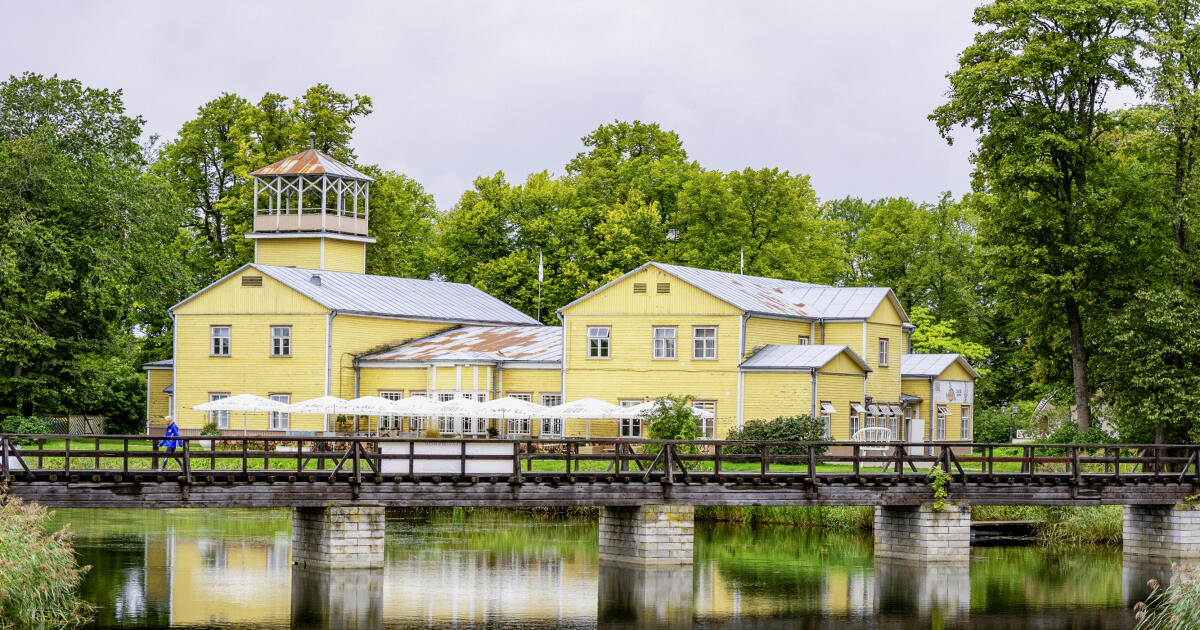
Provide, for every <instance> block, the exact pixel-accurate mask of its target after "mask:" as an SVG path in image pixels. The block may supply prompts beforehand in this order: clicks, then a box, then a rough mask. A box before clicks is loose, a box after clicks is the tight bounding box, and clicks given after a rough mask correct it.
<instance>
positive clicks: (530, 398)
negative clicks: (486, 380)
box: [508, 392, 533, 402]
mask: <svg viewBox="0 0 1200 630" xmlns="http://www.w3.org/2000/svg"><path fill="white" fill-rule="evenodd" d="M508 397H509V398H516V399H517V400H524V401H525V402H533V394H514V393H512V392H509V393H508Z"/></svg>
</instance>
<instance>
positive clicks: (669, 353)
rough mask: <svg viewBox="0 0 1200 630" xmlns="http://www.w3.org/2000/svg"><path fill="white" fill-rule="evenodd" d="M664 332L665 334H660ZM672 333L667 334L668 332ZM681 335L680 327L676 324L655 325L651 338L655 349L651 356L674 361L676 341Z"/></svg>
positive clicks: (651, 331) (660, 359) (658, 359)
mask: <svg viewBox="0 0 1200 630" xmlns="http://www.w3.org/2000/svg"><path fill="white" fill-rule="evenodd" d="M660 332H662V333H663V336H661V337H660V336H659V333H660ZM668 332H669V333H670V334H669V335H667V334H666V333H668ZM678 337H679V329H678V328H677V327H676V326H653V327H651V329H650V338H651V340H652V341H653V347H654V351H653V354H652V355H651V358H653V359H655V360H656V361H674V360H675V354H676V353H675V345H676V344H675V342H676V340H677V338H678Z"/></svg>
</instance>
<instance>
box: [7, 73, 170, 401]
mask: <svg viewBox="0 0 1200 630" xmlns="http://www.w3.org/2000/svg"><path fill="white" fill-rule="evenodd" d="M14 86H15V88H14ZM14 90H15V92H16V93H18V94H20V95H21V98H5V99H3V105H2V107H3V108H4V109H0V119H3V120H8V121H11V120H31V121H39V122H38V123H37V125H36V126H35V125H28V126H24V127H21V126H18V125H8V126H6V129H7V130H8V131H7V135H6V136H5V137H3V138H0V233H3V234H4V235H5V238H3V239H0V366H2V367H0V392H2V393H0V401H3V402H0V405H3V408H2V409H0V415H7V414H9V413H15V414H18V415H24V416H29V415H33V413H34V412H35V411H36V412H37V413H39V414H45V413H60V412H67V411H85V412H94V411H96V410H97V408H95V407H92V405H93V402H94V401H96V400H98V399H100V398H101V397H102V396H103V392H105V391H106V390H107V389H108V388H109V385H110V381H109V379H110V377H112V376H113V375H114V374H115V373H120V374H125V375H128V374H129V373H130V371H132V370H134V369H136V368H134V367H133V366H132V365H131V363H132V362H133V361H132V360H131V358H132V357H133V356H136V346H138V345H141V344H142V343H153V342H157V343H160V344H161V343H163V341H162V340H163V337H165V334H164V333H165V331H166V330H167V326H168V324H167V323H165V322H166V316H165V311H166V308H167V307H168V306H169V305H170V304H172V303H173V301H174V300H175V299H176V298H177V297H178V296H177V294H176V291H177V288H178V287H179V286H180V285H181V284H183V283H182V282H181V280H182V277H183V272H182V269H180V267H179V265H178V262H177V261H176V259H174V258H172V257H170V256H164V255H163V252H164V251H170V250H171V246H172V243H173V242H174V239H175V236H176V233H177V231H178V229H179V228H178V226H179V224H180V223H181V222H182V216H181V215H180V213H179V210H178V208H177V206H176V202H175V199H174V198H173V197H172V196H171V194H170V190H169V189H168V188H167V187H165V186H164V185H162V183H161V182H160V181H158V180H156V179H155V178H153V177H150V176H148V175H147V174H146V173H145V172H144V166H145V163H144V159H143V154H142V151H141V147H140V146H139V145H137V143H136V142H134V141H133V138H136V137H137V135H138V134H139V133H140V125H141V123H140V119H137V118H132V117H129V116H126V115H125V113H124V107H123V105H122V104H121V99H120V94H119V92H108V91H105V90H96V89H92V88H86V87H83V86H82V85H80V84H79V83H78V82H77V81H64V80H60V79H57V78H49V79H46V78H44V77H40V76H37V75H29V74H27V75H24V76H22V77H20V78H13V79H10V81H8V82H6V83H4V84H0V94H10V93H12V92H14ZM62 98H67V99H73V100H59V99H62ZM10 108H12V109H16V110H19V111H9V109H10ZM39 108H41V111H39ZM81 129H86V130H88V133H89V135H88V137H85V138H81V137H80V136H79V133H80V132H79V130H81ZM19 134H25V135H19ZM88 138H91V140H89V139H88ZM135 334H138V335H140V336H141V339H140V341H134V335H135ZM131 347H132V348H134V349H133V350H129V348H131ZM111 356H124V357H127V361H126V362H125V363H124V364H123V365H120V366H118V367H115V368H113V369H92V368H91V367H89V366H93V365H94V363H93V360H94V359H95V358H97V357H111ZM89 407H91V408H89Z"/></svg>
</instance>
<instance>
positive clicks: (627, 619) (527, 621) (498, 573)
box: [55, 510, 1170, 630]
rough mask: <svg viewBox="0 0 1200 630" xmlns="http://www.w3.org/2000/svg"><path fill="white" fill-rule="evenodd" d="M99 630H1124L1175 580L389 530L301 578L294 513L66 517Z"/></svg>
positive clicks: (1117, 561)
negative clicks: (638, 560) (601, 549)
mask: <svg viewBox="0 0 1200 630" xmlns="http://www.w3.org/2000/svg"><path fill="white" fill-rule="evenodd" d="M55 521H56V522H58V523H67V522H69V523H71V529H72V531H73V532H74V533H75V545H76V549H77V552H78V553H79V556H80V560H81V561H82V563H84V564H88V565H91V566H92V569H91V571H90V572H89V573H88V575H87V578H86V581H85V583H84V592H85V597H86V598H87V599H88V600H89V601H91V602H93V603H94V604H96V605H97V607H98V610H97V617H96V621H95V624H94V626H95V627H104V628H107V627H125V628H157V627H167V626H169V627H180V628H194V627H197V628H198V627H230V628H234V627H236V628H408V627H464V628H465V627H490V628H549V627H569V628H575V627H580V628H588V627H596V626H599V627H608V628H668V627H693V628H706V627H751V628H814V629H815V628H863V629H870V628H880V629H885V628H886V629H909V628H913V629H915V628H968V627H969V628H972V629H973V630H980V629H984V630H986V629H990V628H996V629H999V628H1019V629H1021V630H1038V629H1042V628H1101V629H1106V628H1121V629H1129V628H1132V627H1133V624H1134V620H1133V616H1132V613H1131V607H1132V605H1133V604H1134V603H1135V602H1137V601H1138V600H1140V599H1142V598H1144V597H1145V595H1146V587H1145V583H1146V580H1147V579H1149V578H1151V577H1155V578H1159V579H1168V578H1169V577H1170V565H1169V563H1165V562H1145V561H1137V560H1134V559H1132V558H1129V557H1126V558H1123V557H1122V554H1121V552H1120V550H1119V549H1107V548H1083V549H1070V550H1050V549H1044V548H1039V547H977V548H974V549H973V550H972V558H971V561H970V562H969V563H962V564H949V565H945V566H937V565H929V566H919V565H914V564H912V563H902V562H885V561H883V560H876V559H874V558H873V557H872V553H871V539H870V537H869V536H868V535H857V534H841V533H827V532H821V531H816V530H810V529H803V528H794V527H774V526H771V527H768V526H754V527H750V526H740V527H735V526H722V525H715V524H706V523H697V526H696V546H695V564H694V565H693V566H691V567H687V568H683V569H666V570H636V569H630V568H623V567H617V566H609V565H607V564H601V563H600V562H599V561H598V559H597V550H596V541H597V533H596V523H595V520H594V519H588V518H579V519H572V520H559V519H544V518H533V517H530V516H527V515H524V514H510V513H487V512H485V513H463V512H449V511H444V512H437V513H433V514H423V515H413V514H411V513H408V514H400V513H397V514H389V516H388V524H387V564H386V566H385V567H384V568H383V569H377V570H364V571H345V570H343V571H340V572H338V571H314V570H306V569H302V568H299V567H293V566H292V564H291V559H290V550H289V538H290V530H291V515H290V512H288V511H287V510H59V511H58V513H57V515H56V516H55Z"/></svg>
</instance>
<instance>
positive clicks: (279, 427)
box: [271, 394, 292, 431]
mask: <svg viewBox="0 0 1200 630" xmlns="http://www.w3.org/2000/svg"><path fill="white" fill-rule="evenodd" d="M271 400H274V401H275V402H281V403H283V404H285V405H288V404H291V402H292V395H291V394H271ZM291 424H292V414H290V413H287V412H286V411H272V412H271V429H273V430H275V431H287V430H288V428H289V427H290V426H291Z"/></svg>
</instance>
